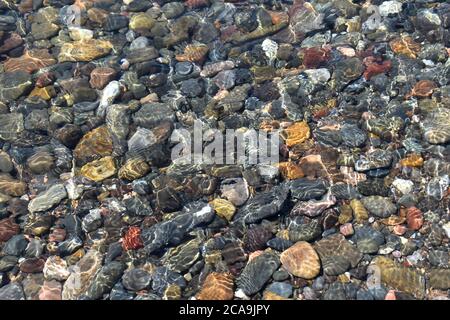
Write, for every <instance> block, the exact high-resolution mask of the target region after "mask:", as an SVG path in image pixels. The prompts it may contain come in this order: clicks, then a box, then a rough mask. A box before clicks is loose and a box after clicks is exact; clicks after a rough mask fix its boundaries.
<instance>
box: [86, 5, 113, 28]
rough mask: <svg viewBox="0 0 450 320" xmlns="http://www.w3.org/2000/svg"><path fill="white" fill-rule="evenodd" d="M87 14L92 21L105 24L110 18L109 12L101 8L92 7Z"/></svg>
mask: <svg viewBox="0 0 450 320" xmlns="http://www.w3.org/2000/svg"><path fill="white" fill-rule="evenodd" d="M87 15H88V18H89V20H91V21H92V22H95V23H96V24H99V25H103V24H104V23H105V22H106V19H107V18H108V15H109V12H108V11H106V10H103V9H100V8H91V9H89V10H88V11H87Z"/></svg>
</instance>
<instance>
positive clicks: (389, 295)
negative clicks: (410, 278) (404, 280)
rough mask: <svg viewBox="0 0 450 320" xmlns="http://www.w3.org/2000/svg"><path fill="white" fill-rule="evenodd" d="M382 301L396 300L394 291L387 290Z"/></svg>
mask: <svg viewBox="0 0 450 320" xmlns="http://www.w3.org/2000/svg"><path fill="white" fill-rule="evenodd" d="M384 300H397V297H396V296H395V291H394V290H389V291H388V293H386V296H385V297H384Z"/></svg>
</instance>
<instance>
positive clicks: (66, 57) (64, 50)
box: [58, 39, 112, 62]
mask: <svg viewBox="0 0 450 320" xmlns="http://www.w3.org/2000/svg"><path fill="white" fill-rule="evenodd" d="M111 49H112V44H111V42H109V41H106V40H97V39H89V40H82V41H75V42H66V43H64V44H63V45H62V47H61V52H60V53H59V56H58V60H59V62H66V61H72V62H78V61H80V62H81V61H83V62H89V61H92V60H95V59H98V58H101V57H104V56H106V55H107V54H108V53H109V52H110V51H111Z"/></svg>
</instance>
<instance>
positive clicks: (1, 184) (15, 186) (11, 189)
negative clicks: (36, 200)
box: [0, 173, 27, 197]
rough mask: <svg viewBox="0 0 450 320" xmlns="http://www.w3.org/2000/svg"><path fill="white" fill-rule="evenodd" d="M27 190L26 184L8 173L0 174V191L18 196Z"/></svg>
mask: <svg viewBox="0 0 450 320" xmlns="http://www.w3.org/2000/svg"><path fill="white" fill-rule="evenodd" d="M26 191H27V184H26V183H25V182H22V181H19V180H16V179H14V178H13V177H11V176H10V175H9V174H6V173H2V174H0V192H1V193H5V194H7V195H10V196H13V197H20V196H23V195H24V194H25V192H26Z"/></svg>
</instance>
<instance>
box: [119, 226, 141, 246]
mask: <svg viewBox="0 0 450 320" xmlns="http://www.w3.org/2000/svg"><path fill="white" fill-rule="evenodd" d="M122 240H123V242H122V247H123V249H124V250H136V249H139V248H142V247H144V243H143V242H142V239H141V229H140V228H139V227H130V228H129V229H128V231H127V233H126V234H125V236H124V237H123V239H122Z"/></svg>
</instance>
